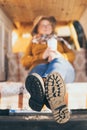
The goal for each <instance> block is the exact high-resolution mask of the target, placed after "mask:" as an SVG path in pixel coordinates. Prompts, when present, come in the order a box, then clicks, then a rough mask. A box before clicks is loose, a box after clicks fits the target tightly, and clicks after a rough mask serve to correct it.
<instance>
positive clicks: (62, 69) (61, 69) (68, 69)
mask: <svg viewBox="0 0 87 130" xmlns="http://www.w3.org/2000/svg"><path fill="white" fill-rule="evenodd" d="M52 72H58V73H59V74H60V75H61V77H62V78H63V80H64V81H65V83H70V82H73V81H74V79H75V70H74V68H73V66H72V65H71V64H70V63H69V62H68V61H67V60H65V59H64V58H63V57H59V58H55V59H54V60H52V61H51V62H50V63H47V64H39V65H37V66H35V67H34V68H33V69H32V70H31V71H30V73H29V74H32V73H38V74H39V75H40V76H41V77H42V78H43V77H47V75H48V74H50V73H52Z"/></svg>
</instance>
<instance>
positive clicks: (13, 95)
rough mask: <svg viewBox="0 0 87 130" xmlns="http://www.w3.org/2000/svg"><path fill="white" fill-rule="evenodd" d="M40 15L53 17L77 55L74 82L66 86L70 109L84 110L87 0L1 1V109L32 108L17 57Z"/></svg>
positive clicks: (58, 28)
mask: <svg viewBox="0 0 87 130" xmlns="http://www.w3.org/2000/svg"><path fill="white" fill-rule="evenodd" d="M39 15H46V16H48V15H50V16H55V18H56V19H57V27H56V32H57V33H58V35H59V36H60V37H63V38H64V39H66V40H67V41H68V42H69V43H70V46H71V47H72V49H73V50H74V51H75V54H76V59H75V62H74V64H73V65H74V67H75V71H76V78H75V82H74V83H70V84H67V85H66V86H67V94H66V102H67V104H68V107H69V109H87V0H0V109H10V110H13V109H14V110H18V111H19V110H20V111H21V110H22V111H28V110H30V111H31V109H30V108H29V106H28V99H29V94H28V93H27V90H26V89H25V85H24V82H25V78H26V76H27V74H28V70H25V69H24V67H23V66H22V65H21V63H20V59H21V57H22V56H23V54H24V52H25V50H26V48H27V46H28V45H29V41H30V40H31V30H32V25H33V21H34V19H35V18H36V17H37V16H39ZM43 111H45V112H46V111H47V112H48V111H49V110H48V109H47V108H46V106H44V108H43Z"/></svg>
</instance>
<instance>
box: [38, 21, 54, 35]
mask: <svg viewBox="0 0 87 130" xmlns="http://www.w3.org/2000/svg"><path fill="white" fill-rule="evenodd" d="M37 31H38V33H39V34H42V35H45V34H47V35H49V34H51V33H52V31H53V27H52V24H51V23H50V22H49V21H48V20H41V21H40V23H39V25H38V30H37Z"/></svg>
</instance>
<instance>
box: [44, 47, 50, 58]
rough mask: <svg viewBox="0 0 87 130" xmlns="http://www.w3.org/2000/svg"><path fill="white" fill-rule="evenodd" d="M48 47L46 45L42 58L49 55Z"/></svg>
mask: <svg viewBox="0 0 87 130" xmlns="http://www.w3.org/2000/svg"><path fill="white" fill-rule="evenodd" d="M50 50H51V49H50V48H49V47H48V48H47V49H46V50H45V51H44V53H43V56H42V57H43V59H47V58H48V57H49V52H50Z"/></svg>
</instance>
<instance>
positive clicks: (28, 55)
mask: <svg viewBox="0 0 87 130" xmlns="http://www.w3.org/2000/svg"><path fill="white" fill-rule="evenodd" d="M39 59H42V54H38V55H32V43H30V44H29V46H28V47H27V49H26V52H25V54H24V56H23V57H22V59H21V63H22V65H23V66H24V67H25V68H29V67H30V66H31V65H32V64H33V62H34V61H36V60H39Z"/></svg>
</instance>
